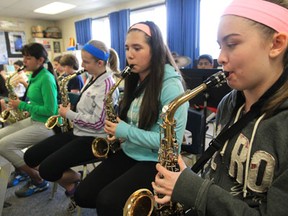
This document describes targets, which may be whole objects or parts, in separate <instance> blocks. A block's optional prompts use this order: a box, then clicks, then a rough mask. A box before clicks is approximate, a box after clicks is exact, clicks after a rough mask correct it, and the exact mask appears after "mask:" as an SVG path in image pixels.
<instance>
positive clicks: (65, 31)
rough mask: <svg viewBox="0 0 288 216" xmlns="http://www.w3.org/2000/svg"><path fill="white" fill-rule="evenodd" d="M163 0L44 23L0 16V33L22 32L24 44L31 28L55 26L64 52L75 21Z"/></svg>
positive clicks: (141, 1)
mask: <svg viewBox="0 0 288 216" xmlns="http://www.w3.org/2000/svg"><path fill="white" fill-rule="evenodd" d="M164 2H165V0H134V1H131V2H129V3H123V4H120V5H117V6H113V7H109V8H106V9H103V10H97V11H95V12H93V13H87V14H84V15H81V16H74V17H70V18H68V19H63V20H60V21H45V20H33V19H22V18H21V19H20V18H12V17H1V16H0V31H24V32H25V39H26V42H27V43H28V41H29V40H30V39H31V38H32V32H31V27H32V26H37V25H40V26H42V27H43V29H46V28H47V27H52V26H57V27H59V28H60V29H61V31H62V40H63V45H64V50H66V49H67V47H68V46H69V40H70V37H72V38H74V39H75V40H76V32H75V25H74V23H75V21H79V20H82V19H86V18H97V17H103V16H107V15H108V14H109V13H111V12H114V11H119V10H123V9H126V8H130V9H132V10H133V9H135V8H142V7H147V6H150V5H154V4H159V3H164Z"/></svg>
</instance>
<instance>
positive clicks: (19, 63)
mask: <svg viewBox="0 0 288 216" xmlns="http://www.w3.org/2000/svg"><path fill="white" fill-rule="evenodd" d="M13 65H18V66H19V67H22V66H23V61H21V60H17V61H15V62H14V63H13Z"/></svg>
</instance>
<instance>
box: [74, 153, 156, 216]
mask: <svg viewBox="0 0 288 216" xmlns="http://www.w3.org/2000/svg"><path fill="white" fill-rule="evenodd" d="M155 165H156V162H151V161H135V160H133V159H131V158H130V157H128V156H126V155H125V153H124V152H123V151H118V152H116V153H115V154H111V155H110V156H109V157H108V158H107V159H105V160H104V161H103V162H102V163H101V164H99V165H98V166H97V167H96V168H95V169H94V170H93V171H92V172H91V173H90V174H89V175H88V176H87V177H86V178H85V179H84V180H83V181H81V182H80V184H79V186H78V187H77V189H76V192H75V194H74V198H75V201H76V203H77V204H78V205H79V206H81V207H85V208H96V209H97V215H98V216H110V215H111V216H118V215H119V216H121V215H122V214H123V208H124V205H125V202H126V200H127V199H128V198H129V196H130V195H131V194H132V193H133V192H135V191H136V190H138V189H140V188H147V189H149V190H150V191H153V190H152V186H151V182H152V181H154V178H155V175H156V173H157V171H156V168H155Z"/></svg>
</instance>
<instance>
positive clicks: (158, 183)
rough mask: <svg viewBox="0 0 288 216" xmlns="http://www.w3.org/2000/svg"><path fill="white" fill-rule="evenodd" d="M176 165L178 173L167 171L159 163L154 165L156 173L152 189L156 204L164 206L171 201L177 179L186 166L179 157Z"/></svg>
mask: <svg viewBox="0 0 288 216" xmlns="http://www.w3.org/2000/svg"><path fill="white" fill-rule="evenodd" d="M178 164H179V167H180V172H172V171H169V170H167V169H166V168H165V167H163V166H162V165H160V163H158V164H157V165H156V169H157V171H158V173H157V175H156V176H155V181H154V182H152V187H153V189H154V192H155V194H156V195H155V196H154V198H155V201H156V202H157V203H159V204H165V203H167V202H170V201H171V196H172V193H173V189H174V187H175V184H176V182H177V179H178V178H179V176H180V175H181V173H182V171H183V170H184V169H185V168H186V164H185V162H184V161H183V159H182V157H181V155H179V156H178ZM157 194H160V196H157Z"/></svg>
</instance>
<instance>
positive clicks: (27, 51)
mask: <svg viewBox="0 0 288 216" xmlns="http://www.w3.org/2000/svg"><path fill="white" fill-rule="evenodd" d="M21 52H22V55H23V56H33V57H35V58H36V59H40V58H43V59H44V62H43V64H44V63H47V65H48V70H49V71H50V72H51V73H52V74H54V73H53V66H52V64H51V62H50V61H49V59H48V53H47V51H46V49H45V47H44V46H43V45H42V44H40V43H30V44H26V45H24V47H23V48H22V50H21Z"/></svg>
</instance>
